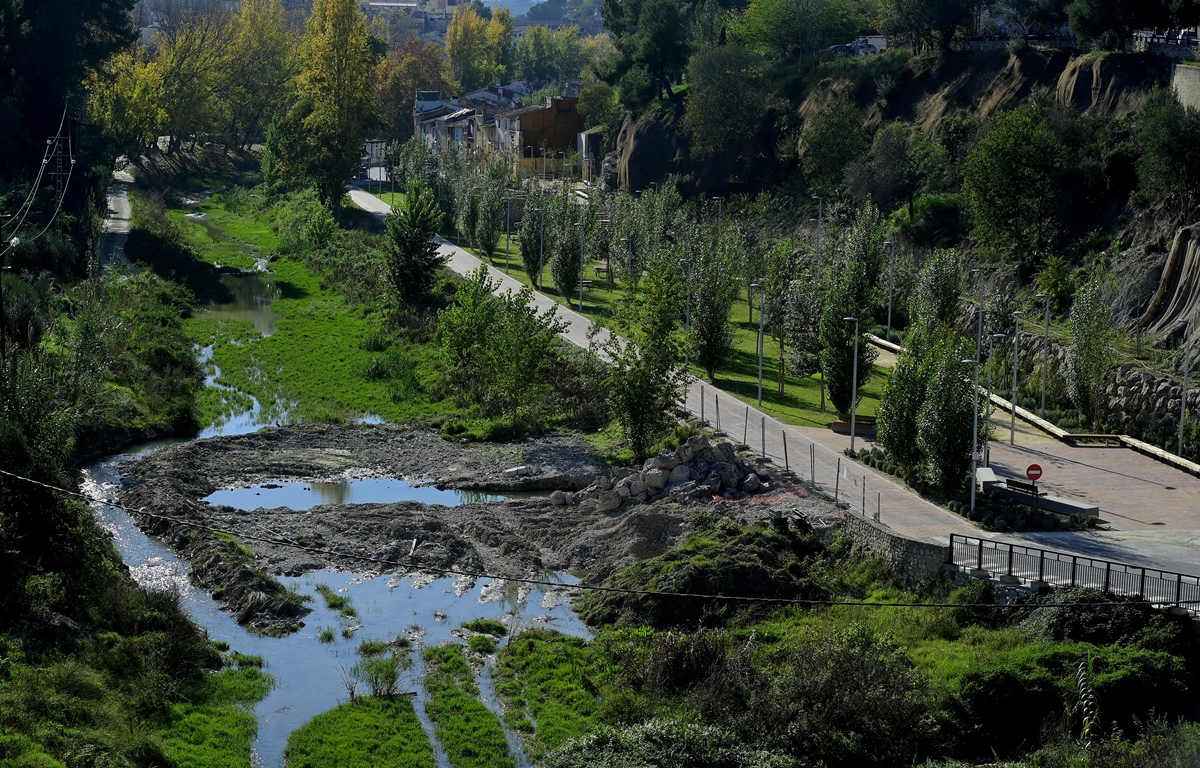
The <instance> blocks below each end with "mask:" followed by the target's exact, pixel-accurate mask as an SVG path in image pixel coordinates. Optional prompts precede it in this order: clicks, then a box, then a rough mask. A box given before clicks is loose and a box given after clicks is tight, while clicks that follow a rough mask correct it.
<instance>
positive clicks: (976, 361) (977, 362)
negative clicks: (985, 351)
mask: <svg viewBox="0 0 1200 768" xmlns="http://www.w3.org/2000/svg"><path fill="white" fill-rule="evenodd" d="M959 362H960V363H962V364H963V365H979V361H978V360H960V361H959Z"/></svg>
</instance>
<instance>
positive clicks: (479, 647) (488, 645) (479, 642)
mask: <svg viewBox="0 0 1200 768" xmlns="http://www.w3.org/2000/svg"><path fill="white" fill-rule="evenodd" d="M467 648H468V649H470V651H471V653H477V654H479V655H480V656H487V655H488V654H489V653H492V652H493V651H495V650H496V641H495V640H493V639H492V638H490V637H488V636H487V635H475V636H474V637H472V638H471V639H470V640H468V641H467Z"/></svg>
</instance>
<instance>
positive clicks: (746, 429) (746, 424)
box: [742, 405, 750, 445]
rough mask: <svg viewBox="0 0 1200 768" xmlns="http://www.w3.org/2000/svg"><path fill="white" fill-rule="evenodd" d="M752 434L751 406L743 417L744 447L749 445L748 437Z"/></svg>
mask: <svg viewBox="0 0 1200 768" xmlns="http://www.w3.org/2000/svg"><path fill="white" fill-rule="evenodd" d="M749 434H750V406H748V405H747V406H746V414H745V415H744V416H742V445H749V443H747V442H746V437H747V436H748V435H749Z"/></svg>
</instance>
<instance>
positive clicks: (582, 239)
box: [579, 220, 587, 315]
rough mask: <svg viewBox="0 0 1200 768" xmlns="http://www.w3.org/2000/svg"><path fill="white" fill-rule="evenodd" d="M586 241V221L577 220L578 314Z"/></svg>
mask: <svg viewBox="0 0 1200 768" xmlns="http://www.w3.org/2000/svg"><path fill="white" fill-rule="evenodd" d="M586 243H587V221H586V220H585V221H581V222H579V314H581V315H582V314H583V251H584V246H585V245H586Z"/></svg>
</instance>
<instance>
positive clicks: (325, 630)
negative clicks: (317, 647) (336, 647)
mask: <svg viewBox="0 0 1200 768" xmlns="http://www.w3.org/2000/svg"><path fill="white" fill-rule="evenodd" d="M335 635H336V633H335V632H334V630H333V627H322V628H321V631H320V632H318V633H317V640H319V641H321V642H322V643H332V642H333V639H334V636H335Z"/></svg>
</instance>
